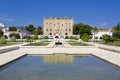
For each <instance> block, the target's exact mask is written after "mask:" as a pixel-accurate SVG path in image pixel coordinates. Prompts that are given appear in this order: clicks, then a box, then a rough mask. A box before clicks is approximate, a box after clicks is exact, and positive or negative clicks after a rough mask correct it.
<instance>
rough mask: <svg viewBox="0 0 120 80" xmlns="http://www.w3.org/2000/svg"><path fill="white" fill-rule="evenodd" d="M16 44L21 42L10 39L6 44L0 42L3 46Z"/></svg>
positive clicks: (0, 45)
mask: <svg viewBox="0 0 120 80" xmlns="http://www.w3.org/2000/svg"><path fill="white" fill-rule="evenodd" d="M15 44H20V42H10V41H8V42H7V43H6V44H0V47H2V46H10V45H15Z"/></svg>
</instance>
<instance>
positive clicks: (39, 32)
mask: <svg viewBox="0 0 120 80" xmlns="http://www.w3.org/2000/svg"><path fill="white" fill-rule="evenodd" d="M36 32H37V34H38V35H42V34H43V28H42V27H41V26H38V27H37V30H36Z"/></svg>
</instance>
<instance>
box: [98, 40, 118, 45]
mask: <svg viewBox="0 0 120 80" xmlns="http://www.w3.org/2000/svg"><path fill="white" fill-rule="evenodd" d="M99 43H100V44H105V45H111V46H120V41H118V42H107V43H106V42H99Z"/></svg>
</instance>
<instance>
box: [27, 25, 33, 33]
mask: <svg viewBox="0 0 120 80" xmlns="http://www.w3.org/2000/svg"><path fill="white" fill-rule="evenodd" d="M25 29H26V30H28V31H30V32H31V33H33V32H34V30H35V27H34V25H32V24H30V25H28V26H26V27H25Z"/></svg>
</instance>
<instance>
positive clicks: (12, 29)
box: [9, 26, 17, 31]
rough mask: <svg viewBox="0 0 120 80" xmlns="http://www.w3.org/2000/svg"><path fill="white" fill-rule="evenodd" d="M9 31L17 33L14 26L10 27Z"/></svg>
mask: <svg viewBox="0 0 120 80" xmlns="http://www.w3.org/2000/svg"><path fill="white" fill-rule="evenodd" d="M9 31H17V28H16V27H15V26H10V27H9Z"/></svg>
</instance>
